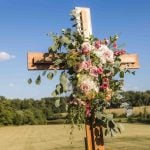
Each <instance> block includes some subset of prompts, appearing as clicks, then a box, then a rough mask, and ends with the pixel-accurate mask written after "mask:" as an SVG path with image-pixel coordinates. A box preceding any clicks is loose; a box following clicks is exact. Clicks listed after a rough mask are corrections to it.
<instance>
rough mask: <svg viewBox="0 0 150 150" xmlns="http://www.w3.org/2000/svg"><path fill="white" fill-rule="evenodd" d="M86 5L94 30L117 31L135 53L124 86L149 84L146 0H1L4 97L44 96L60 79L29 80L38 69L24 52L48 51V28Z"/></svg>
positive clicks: (64, 24) (149, 8)
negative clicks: (31, 67) (29, 65)
mask: <svg viewBox="0 0 150 150" xmlns="http://www.w3.org/2000/svg"><path fill="white" fill-rule="evenodd" d="M76 6H80V7H89V8H90V9H91V16H92V28H93V34H94V36H96V37H98V38H101V39H103V38H108V37H109V36H110V35H114V34H119V35H120V40H119V43H120V44H122V43H125V49H126V50H127V51H128V52H129V53H138V54H139V57H140V65H141V68H140V69H139V70H137V71H136V75H135V76H127V77H126V79H125V81H126V83H125V90H141V91H144V90H150V1H149V0H122V1H120V0H112V1H110V0H53V1H52V0H26V1H25V0H0V95H3V96H6V97H8V98H17V97H18V98H30V97H31V98H41V97H48V96H50V94H51V91H52V90H53V88H54V87H55V84H56V83H57V81H58V77H55V78H54V80H53V81H49V80H46V79H43V82H42V84H41V85H40V86H36V85H35V84H32V85H28V84H27V80H28V78H29V77H36V75H38V73H39V72H38V71H34V72H33V71H28V70H27V52H28V51H35V52H36V51H39V52H40V51H41V52H47V49H48V47H49V46H50V45H51V39H50V38H49V37H48V36H46V33H48V32H56V33H59V32H60V31H61V29H62V28H68V27H71V22H70V21H69V19H70V16H69V13H70V11H71V10H72V9H73V8H74V7H76Z"/></svg>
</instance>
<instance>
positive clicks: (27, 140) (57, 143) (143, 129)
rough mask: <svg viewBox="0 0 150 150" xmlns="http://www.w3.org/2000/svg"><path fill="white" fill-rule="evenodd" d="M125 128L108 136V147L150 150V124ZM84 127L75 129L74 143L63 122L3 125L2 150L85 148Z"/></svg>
mask: <svg viewBox="0 0 150 150" xmlns="http://www.w3.org/2000/svg"><path fill="white" fill-rule="evenodd" d="M124 126H125V131H124V132H123V133H122V134H121V135H118V136H116V137H113V138H110V137H105V147H106V150H150V125H144V124H124ZM84 137H85V131H84V126H83V129H81V131H78V130H75V132H74V138H73V144H71V143H70V140H69V127H68V126H64V125H41V126H19V127H1V128H0V150H84Z"/></svg>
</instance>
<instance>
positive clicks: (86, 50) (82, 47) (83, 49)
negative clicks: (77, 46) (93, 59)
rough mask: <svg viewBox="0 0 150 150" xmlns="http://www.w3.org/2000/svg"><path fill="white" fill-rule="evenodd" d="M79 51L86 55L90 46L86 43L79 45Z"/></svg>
mask: <svg viewBox="0 0 150 150" xmlns="http://www.w3.org/2000/svg"><path fill="white" fill-rule="evenodd" d="M81 50H82V53H83V54H84V55H87V54H88V53H89V52H90V50H91V45H90V44H89V43H88V42H84V43H83V44H82V45H81Z"/></svg>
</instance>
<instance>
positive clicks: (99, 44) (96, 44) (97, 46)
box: [94, 40, 101, 49]
mask: <svg viewBox="0 0 150 150" xmlns="http://www.w3.org/2000/svg"><path fill="white" fill-rule="evenodd" d="M94 46H95V48H96V49H99V48H100V47H101V41H100V40H97V41H95V43H94Z"/></svg>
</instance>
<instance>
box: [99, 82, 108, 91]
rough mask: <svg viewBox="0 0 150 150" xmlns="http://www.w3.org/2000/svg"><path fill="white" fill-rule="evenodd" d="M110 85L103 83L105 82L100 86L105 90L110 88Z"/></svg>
mask: <svg viewBox="0 0 150 150" xmlns="http://www.w3.org/2000/svg"><path fill="white" fill-rule="evenodd" d="M108 86H109V84H108V83H103V84H102V85H101V86H100V88H102V89H103V90H105V89H107V88H108Z"/></svg>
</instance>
